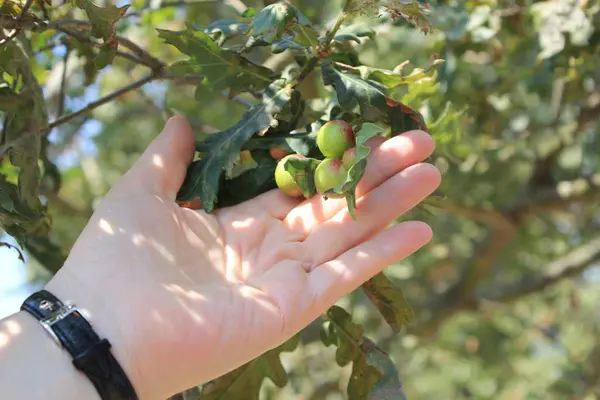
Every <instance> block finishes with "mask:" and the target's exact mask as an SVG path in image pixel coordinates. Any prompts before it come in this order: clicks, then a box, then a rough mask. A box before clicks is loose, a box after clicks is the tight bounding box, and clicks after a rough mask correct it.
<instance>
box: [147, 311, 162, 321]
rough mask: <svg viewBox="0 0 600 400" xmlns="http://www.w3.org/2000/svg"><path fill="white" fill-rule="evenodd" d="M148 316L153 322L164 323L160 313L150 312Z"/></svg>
mask: <svg viewBox="0 0 600 400" xmlns="http://www.w3.org/2000/svg"><path fill="white" fill-rule="evenodd" d="M150 316H151V317H152V319H153V320H154V321H156V322H158V323H159V324H160V323H162V322H163V321H164V318H163V317H162V315H160V313H159V312H158V311H156V310H152V311H151V312H150Z"/></svg>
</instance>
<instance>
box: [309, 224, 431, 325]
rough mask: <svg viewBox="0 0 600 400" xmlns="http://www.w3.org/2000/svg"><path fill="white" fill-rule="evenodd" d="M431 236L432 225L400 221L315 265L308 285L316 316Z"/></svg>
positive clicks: (422, 244)
mask: <svg viewBox="0 0 600 400" xmlns="http://www.w3.org/2000/svg"><path fill="white" fill-rule="evenodd" d="M431 237H432V232H431V228H430V227H429V225H427V224H425V223H424V222H419V221H409V222H402V223H400V224H397V225H394V226H392V227H390V228H388V229H386V230H384V231H383V232H381V233H379V234H378V235H377V236H375V237H374V238H372V239H370V240H368V241H366V242H364V243H362V244H360V245H358V246H356V247H353V248H351V249H350V250H348V251H346V252H345V253H343V254H342V255H340V256H339V257H338V258H336V259H335V260H331V261H329V262H326V263H324V264H322V265H320V266H318V267H317V268H315V269H314V270H313V271H312V272H311V273H310V274H309V275H308V287H309V288H310V290H311V292H312V294H313V296H314V301H315V306H316V308H317V310H315V315H318V314H321V313H323V312H325V311H326V310H327V308H329V307H330V306H331V305H333V304H334V303H335V302H336V301H337V300H338V299H339V298H341V297H343V296H345V295H346V294H348V293H350V292H352V291H353V290H355V289H357V288H358V287H359V286H360V285H362V284H363V283H364V282H366V281H367V280H369V279H370V278H372V277H373V276H375V275H376V274H378V273H379V272H381V271H382V270H383V269H385V268H386V267H387V266H389V265H391V264H393V263H396V262H398V261H400V260H402V259H403V258H405V257H408V256H409V255H411V254H412V253H414V252H415V251H417V250H418V249H420V248H421V247H423V246H424V245H426V244H427V243H428V242H429V241H430V240H431Z"/></svg>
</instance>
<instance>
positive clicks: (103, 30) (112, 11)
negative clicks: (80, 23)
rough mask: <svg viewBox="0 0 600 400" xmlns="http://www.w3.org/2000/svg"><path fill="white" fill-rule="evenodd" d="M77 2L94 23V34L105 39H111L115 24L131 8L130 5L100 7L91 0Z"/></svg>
mask: <svg viewBox="0 0 600 400" xmlns="http://www.w3.org/2000/svg"><path fill="white" fill-rule="evenodd" d="M75 4H76V5H77V7H79V8H81V9H82V10H84V11H85V13H86V14H87V16H88V18H89V20H90V23H91V24H92V36H94V37H98V38H102V39H104V40H105V41H109V40H110V39H111V38H113V37H114V36H115V24H116V23H117V21H118V20H119V19H121V17H122V16H123V15H125V13H126V12H127V9H128V8H129V5H125V6H123V7H116V6H113V5H109V6H107V7H100V6H97V5H96V4H94V3H93V2H92V1H91V0H75Z"/></svg>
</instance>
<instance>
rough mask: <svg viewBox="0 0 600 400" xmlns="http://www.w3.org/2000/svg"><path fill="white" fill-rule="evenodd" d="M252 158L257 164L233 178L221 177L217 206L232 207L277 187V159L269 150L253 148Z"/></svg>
mask: <svg viewBox="0 0 600 400" xmlns="http://www.w3.org/2000/svg"><path fill="white" fill-rule="evenodd" d="M251 154H252V158H253V159H254V161H255V162H256V164H257V166H256V167H255V168H252V169H248V170H247V171H245V172H243V173H242V174H240V175H239V176H237V177H236V178H233V179H225V178H224V177H222V178H221V181H220V185H219V192H218V199H217V204H216V205H217V207H218V208H222V207H231V206H235V205H236V204H239V203H243V202H244V201H247V200H250V199H253V198H255V197H256V196H258V195H260V194H262V193H265V192H268V191H269V190H272V189H275V188H277V184H276V183H275V176H274V175H275V168H276V167H277V161H276V160H274V159H273V158H272V157H271V155H270V154H269V152H268V151H265V150H253V151H252V152H251Z"/></svg>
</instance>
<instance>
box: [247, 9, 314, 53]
mask: <svg viewBox="0 0 600 400" xmlns="http://www.w3.org/2000/svg"><path fill="white" fill-rule="evenodd" d="M296 24H298V25H303V26H309V25H310V21H309V20H308V19H307V18H306V17H305V16H304V15H303V14H302V13H301V12H300V11H299V10H298V9H297V8H296V7H294V6H292V5H291V4H290V3H288V2H286V1H280V2H277V3H274V4H271V5H269V6H267V7H265V8H263V9H262V10H261V11H260V12H259V13H258V14H256V15H255V16H254V17H253V18H252V22H251V23H250V31H249V34H250V35H251V36H253V37H255V38H259V39H262V40H264V41H265V42H267V43H273V42H274V41H275V40H277V39H279V38H281V36H282V35H283V34H284V32H286V31H288V30H290V29H293V27H294V25H296Z"/></svg>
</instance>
